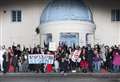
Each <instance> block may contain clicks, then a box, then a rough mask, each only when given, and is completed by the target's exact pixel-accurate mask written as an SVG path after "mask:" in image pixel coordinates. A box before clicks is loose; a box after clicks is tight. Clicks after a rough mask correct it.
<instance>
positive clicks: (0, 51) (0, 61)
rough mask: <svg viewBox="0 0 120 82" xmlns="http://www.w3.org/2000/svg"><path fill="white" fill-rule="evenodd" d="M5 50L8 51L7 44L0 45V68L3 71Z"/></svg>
mask: <svg viewBox="0 0 120 82" xmlns="http://www.w3.org/2000/svg"><path fill="white" fill-rule="evenodd" d="M5 52H6V50H5V46H3V47H2V48H1V47H0V69H1V71H3V55H4V53H5Z"/></svg>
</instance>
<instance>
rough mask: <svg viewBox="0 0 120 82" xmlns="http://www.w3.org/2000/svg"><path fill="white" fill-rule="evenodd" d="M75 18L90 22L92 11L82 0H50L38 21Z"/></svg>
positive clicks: (46, 21)
mask: <svg viewBox="0 0 120 82" xmlns="http://www.w3.org/2000/svg"><path fill="white" fill-rule="evenodd" d="M65 20H77V21H89V22H92V21H93V20H92V13H91V11H90V9H89V8H88V7H87V6H86V5H85V3H84V2H83V1H82V0H50V1H49V2H48V4H47V6H46V7H45V9H44V10H43V13H42V15H41V19H40V23H41V24H43V23H48V22H56V21H65Z"/></svg>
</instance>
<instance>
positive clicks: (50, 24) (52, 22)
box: [0, 0, 120, 47]
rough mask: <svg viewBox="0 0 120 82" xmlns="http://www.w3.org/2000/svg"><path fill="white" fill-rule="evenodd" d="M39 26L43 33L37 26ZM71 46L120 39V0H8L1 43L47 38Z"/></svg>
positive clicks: (0, 22)
mask: <svg viewBox="0 0 120 82" xmlns="http://www.w3.org/2000/svg"><path fill="white" fill-rule="evenodd" d="M37 27H39V29H40V34H36V32H35V29H36V28H37ZM51 41H52V42H55V43H56V44H59V42H65V43H66V44H68V45H69V46H71V45H73V44H74V43H75V44H76V45H80V46H83V45H86V44H92V45H94V44H96V43H99V44H106V45H114V44H119V43H120V1H118V0H109V1H108V0H50V1H48V0H11V1H10V0H4V1H2V2H0V43H1V45H6V46H11V45H12V44H13V43H15V44H21V45H22V46H23V45H25V46H26V47H30V46H31V47H32V46H34V45H37V44H40V45H41V46H42V47H43V44H44V42H51Z"/></svg>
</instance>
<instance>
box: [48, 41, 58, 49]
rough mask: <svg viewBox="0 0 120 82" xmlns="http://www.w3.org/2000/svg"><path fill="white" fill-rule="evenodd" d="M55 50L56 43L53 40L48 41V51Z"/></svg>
mask: <svg viewBox="0 0 120 82" xmlns="http://www.w3.org/2000/svg"><path fill="white" fill-rule="evenodd" d="M56 50H57V45H56V43H55V42H50V43H49V51H56Z"/></svg>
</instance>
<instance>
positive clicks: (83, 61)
mask: <svg viewBox="0 0 120 82" xmlns="http://www.w3.org/2000/svg"><path fill="white" fill-rule="evenodd" d="M88 67H89V63H88V61H87V59H86V58H85V57H84V56H83V57H82V58H81V61H80V68H81V70H82V72H84V73H86V72H87V71H88Z"/></svg>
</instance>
